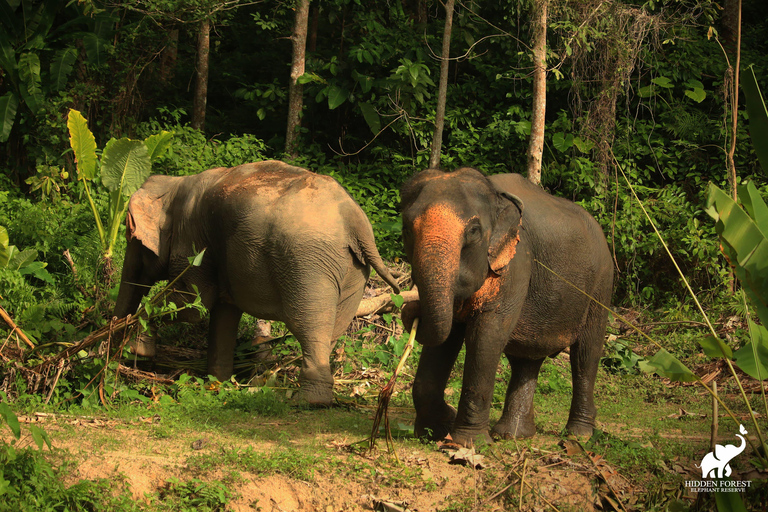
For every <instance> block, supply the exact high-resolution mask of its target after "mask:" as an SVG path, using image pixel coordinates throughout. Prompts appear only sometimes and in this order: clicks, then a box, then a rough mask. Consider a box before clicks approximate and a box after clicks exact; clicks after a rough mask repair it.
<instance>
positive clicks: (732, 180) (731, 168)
mask: <svg viewBox="0 0 768 512" xmlns="http://www.w3.org/2000/svg"><path fill="white" fill-rule="evenodd" d="M729 3H731V4H732V3H736V4H737V5H736V9H737V11H736V26H735V27H734V28H735V30H736V34H735V36H736V47H735V50H736V66H735V68H732V69H731V70H730V71H731V73H732V76H733V80H732V83H733V87H732V88H731V91H732V92H731V105H730V106H731V145H730V148H729V149H728V182H729V184H730V186H731V195H732V197H733V200H734V201H736V185H737V176H736V163H735V162H734V159H733V156H734V154H735V153H736V133H737V128H738V121H739V73H740V70H739V67H740V66H741V0H730V2H729Z"/></svg>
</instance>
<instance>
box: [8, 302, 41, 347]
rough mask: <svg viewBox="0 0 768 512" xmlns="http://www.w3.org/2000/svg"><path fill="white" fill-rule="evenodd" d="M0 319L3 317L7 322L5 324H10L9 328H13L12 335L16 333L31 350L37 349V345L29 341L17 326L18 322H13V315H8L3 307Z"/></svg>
mask: <svg viewBox="0 0 768 512" xmlns="http://www.w3.org/2000/svg"><path fill="white" fill-rule="evenodd" d="M0 317H2V318H3V320H5V323H7V324H8V327H10V328H11V335H13V333H14V332H15V333H17V334H18V335H19V337H20V338H21V339H22V340H23V341H24V343H26V344H27V345H29V346H30V347H31V348H35V344H34V343H32V342H31V341H29V338H27V335H26V334H24V331H22V330H21V328H19V326H18V325H16V322H14V321H13V318H11V315H9V314H8V312H7V311H6V310H5V309H4V308H3V306H0Z"/></svg>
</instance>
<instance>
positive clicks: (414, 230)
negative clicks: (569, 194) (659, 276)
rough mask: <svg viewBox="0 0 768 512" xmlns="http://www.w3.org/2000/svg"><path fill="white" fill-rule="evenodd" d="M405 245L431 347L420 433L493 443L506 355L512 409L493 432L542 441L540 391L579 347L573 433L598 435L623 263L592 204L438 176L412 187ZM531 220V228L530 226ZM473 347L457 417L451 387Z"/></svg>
mask: <svg viewBox="0 0 768 512" xmlns="http://www.w3.org/2000/svg"><path fill="white" fill-rule="evenodd" d="M401 198H402V217H403V241H404V243H405V250H406V253H407V255H408V258H409V260H410V262H411V264H412V268H413V280H414V282H415V284H416V285H417V286H418V289H419V295H420V301H419V302H414V303H410V304H408V305H406V307H405V308H404V311H403V320H404V322H405V325H406V327H407V328H409V329H410V326H411V324H412V321H413V319H414V318H416V317H419V318H420V320H419V321H420V323H419V326H418V330H417V334H416V338H417V340H418V341H419V342H420V343H422V344H423V345H424V347H423V351H422V354H421V359H420V361H419V367H418V370H417V373H416V379H415V382H414V386H413V401H414V405H415V407H416V425H415V429H416V434H417V435H419V436H427V435H429V436H431V437H432V438H434V439H442V438H443V437H445V435H446V434H448V433H450V434H451V437H452V438H453V440H454V441H455V442H457V443H459V444H462V445H466V446H470V445H473V444H475V443H480V442H490V441H491V437H490V436H489V432H488V430H489V412H490V407H491V401H492V398H493V387H494V383H495V378H496V371H497V368H498V364H499V359H500V358H501V354H502V353H504V354H506V356H507V358H508V360H509V363H510V365H511V367H512V376H511V380H510V382H509V385H508V389H507V394H506V400H505V404H504V412H503V414H502V416H501V418H500V419H499V421H498V423H496V425H495V426H494V427H493V429H492V432H491V434H492V435H493V436H494V437H496V438H505V439H508V438H516V437H518V438H519V437H531V436H533V435H534V434H535V432H536V425H535V423H534V411H533V394H534V391H535V389H536V380H537V378H538V374H539V369H540V368H541V365H542V363H543V362H544V359H545V358H546V357H547V356H554V355H556V354H558V353H559V352H560V351H562V350H563V349H565V348H567V347H570V359H571V370H572V377H573V400H572V402H571V410H570V416H569V418H568V423H567V425H566V428H567V430H569V431H570V432H572V433H574V434H577V435H588V434H591V432H592V430H593V428H594V426H595V416H596V409H595V405H594V398H593V395H594V384H595V377H596V374H597V367H598V362H599V359H600V356H601V354H602V347H603V339H604V333H605V326H606V322H607V312H606V310H605V309H603V308H602V307H600V306H599V305H597V304H595V303H592V302H591V301H590V300H589V299H588V298H587V297H585V296H584V295H583V294H582V293H581V292H579V291H577V290H576V289H574V288H573V287H571V286H569V285H568V284H566V283H565V282H564V281H563V280H562V279H560V278H559V277H557V276H555V275H553V274H552V273H551V272H549V271H548V270H546V269H545V268H544V267H543V266H541V265H540V264H538V263H536V262H535V261H534V260H538V261H540V262H541V263H543V264H544V265H546V266H547V267H549V268H550V269H552V270H553V271H554V272H556V273H558V274H559V275H560V276H562V277H563V278H565V279H567V280H569V281H570V282H572V283H573V284H574V285H575V286H577V287H578V288H580V289H582V290H584V291H585V292H586V293H588V294H590V295H591V296H593V297H594V298H595V299H597V300H598V301H600V302H602V303H603V304H606V305H607V304H608V303H609V301H610V298H611V293H612V287H613V266H612V261H611V256H610V253H609V250H608V246H607V244H606V241H605V237H604V235H603V233H602V231H601V229H600V226H599V225H598V224H597V222H595V220H594V219H593V218H592V217H591V216H590V215H589V214H588V213H587V212H586V211H584V210H583V209H582V208H581V207H579V206H577V205H575V204H573V203H572V202H570V201H567V200H564V199H560V198H556V197H553V196H551V195H549V194H547V193H546V192H544V191H543V190H542V189H540V188H539V187H536V186H534V185H532V184H531V183H530V182H529V181H528V180H526V179H525V178H523V177H522V176H520V175H517V174H503V175H497V176H491V177H490V178H486V177H484V176H483V175H482V174H481V173H480V172H478V171H476V170H474V169H470V168H463V169H459V170H457V171H454V172H448V173H446V172H443V171H439V170H432V169H428V170H426V171H422V172H420V173H418V174H416V175H415V176H414V177H413V178H411V180H410V181H409V182H407V183H406V184H405V185H403V187H402V189H401ZM521 219H522V220H521ZM464 343H466V360H465V364H464V376H463V379H464V380H463V384H462V388H461V398H460V400H459V407H458V411H457V410H455V409H454V408H453V407H451V406H449V405H448V404H446V402H445V398H444V391H445V386H446V383H447V381H448V378H449V376H450V372H451V369H452V368H453V365H454V363H455V361H456V357H457V355H458V353H459V350H460V349H461V346H462V344H464Z"/></svg>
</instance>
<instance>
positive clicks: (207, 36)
mask: <svg viewBox="0 0 768 512" xmlns="http://www.w3.org/2000/svg"><path fill="white" fill-rule="evenodd" d="M210 49H211V20H210V18H209V17H207V16H206V17H204V18H203V19H202V20H201V21H200V31H199V32H198V35H197V64H196V66H195V71H196V73H195V76H196V80H195V97H194V101H193V106H192V128H195V129H196V130H203V129H205V109H206V106H207V104H208V56H209V53H210Z"/></svg>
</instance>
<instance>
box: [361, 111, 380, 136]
mask: <svg viewBox="0 0 768 512" xmlns="http://www.w3.org/2000/svg"><path fill="white" fill-rule="evenodd" d="M359 105H360V111H361V112H362V113H363V118H364V119H365V122H366V123H368V128H370V129H371V131H372V132H373V133H374V134H376V133H379V132H380V131H381V119H380V118H379V113H378V112H376V109H375V108H373V106H372V105H371V104H370V103H360V104H359Z"/></svg>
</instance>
